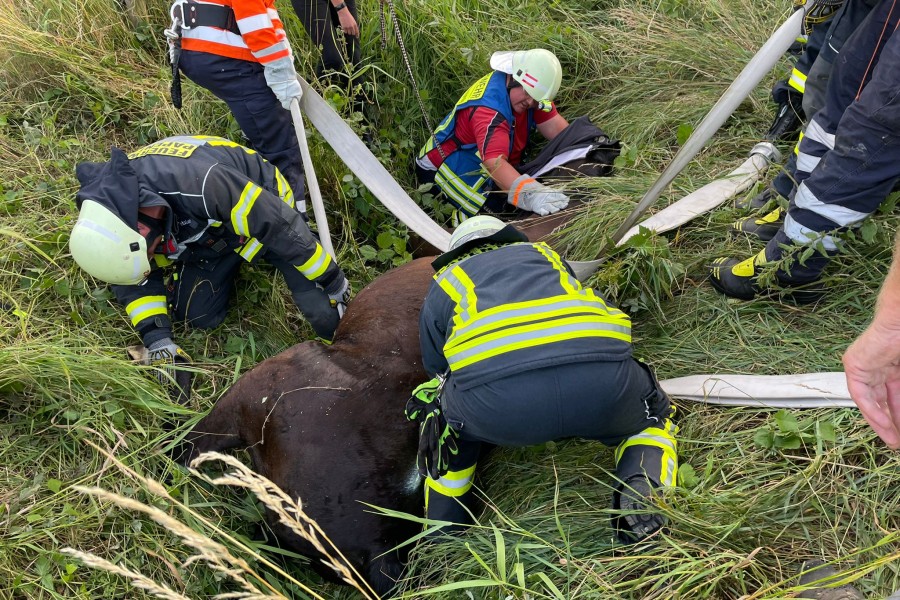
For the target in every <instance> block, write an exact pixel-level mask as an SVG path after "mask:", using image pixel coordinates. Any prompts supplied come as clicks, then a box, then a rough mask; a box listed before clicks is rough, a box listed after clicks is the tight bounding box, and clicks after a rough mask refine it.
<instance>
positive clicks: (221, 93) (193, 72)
mask: <svg viewBox="0 0 900 600" xmlns="http://www.w3.org/2000/svg"><path fill="white" fill-rule="evenodd" d="M178 66H179V68H180V69H181V72H182V73H184V74H185V76H186V77H187V78H188V79H190V80H191V81H193V82H194V83H196V84H197V85H199V86H201V87H204V88H206V89H208V90H209V91H210V92H212V93H213V94H215V95H216V96H217V97H218V98H219V99H221V100H222V101H223V102H225V104H227V105H228V108H229V109H231V114H233V115H234V119H235V121H237V124H238V125H240V127H241V131H243V132H244V135H245V136H247V139H248V140H249V142H250V145H251V146H252V147H253V149H254V150H256V151H257V152H259V153H260V154H261V155H262V157H263V158H265V159H266V160H267V161H269V162H270V163H272V164H273V165H275V166H276V167H277V168H278V170H279V171H281V174H282V175H284V178H285V179H287V182H288V184H289V185H290V186H291V189H292V190H293V191H294V198H296V200H297V204H298V206H304V207H305V204H301V202H302V201H303V197H304V195H305V190H306V180H305V178H304V175H303V160H302V158H301V156H300V144H299V143H298V142H297V136H296V134H295V133H294V123H293V120H292V119H291V113H290V111H287V110H285V109H284V107H283V106H281V103H280V102H279V101H278V98H276V97H275V94H274V93H273V92H272V90H271V89H270V88H269V86H268V84H267V83H266V78H265V75H263V68H262V65H260V64H259V63H255V62H250V61H247V60H238V59H235V58H228V57H226V56H218V55H216V54H208V53H206V52H193V51H190V50H187V51H184V52H182V53H181V60H180V61H179V63H178ZM301 212H305V208H304V209H303V210H302V211H301Z"/></svg>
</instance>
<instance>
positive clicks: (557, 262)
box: [534, 242, 581, 294]
mask: <svg viewBox="0 0 900 600" xmlns="http://www.w3.org/2000/svg"><path fill="white" fill-rule="evenodd" d="M534 248H535V250H537V251H538V252H540V253H541V254H543V255H544V258H546V259H547V260H548V261H549V262H550V264H551V265H553V268H554V269H556V270H557V271H559V284H560V285H561V286H562V288H563V289H564V290H566V291H567V292H568V293H570V294H575V293H578V292H580V291H581V283H579V282H578V280H577V279H575V278H574V277H572V276H571V275H569V273H568V271H566V268H565V267H564V266H563V264H562V258H560V256H559V255H558V254H557V253H556V252H554V251H553V249H552V248H550V246H548V245H547V244H545V243H542V242H541V243H537V244H534Z"/></svg>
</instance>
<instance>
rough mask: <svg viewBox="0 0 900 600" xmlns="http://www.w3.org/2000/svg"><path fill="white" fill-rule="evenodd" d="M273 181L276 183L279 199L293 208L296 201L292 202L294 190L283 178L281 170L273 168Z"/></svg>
mask: <svg viewBox="0 0 900 600" xmlns="http://www.w3.org/2000/svg"><path fill="white" fill-rule="evenodd" d="M275 181H276V182H277V183H278V197H279V198H281V201H282V202H284V203H285V204H287V205H288V206H290V207H291V208H294V205H295V204H296V202H294V191H293V190H292V189H291V186H290V185H288V182H287V179H285V178H284V175H282V174H281V171H279V170H278V169H275Z"/></svg>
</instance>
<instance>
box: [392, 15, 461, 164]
mask: <svg viewBox="0 0 900 600" xmlns="http://www.w3.org/2000/svg"><path fill="white" fill-rule="evenodd" d="M385 2H387V5H388V10H389V11H390V13H391V23H392V24H393V26H394V32H395V33H396V37H397V43H398V44H399V45H400V54H401V55H402V56H403V64H404V66H405V67H406V72H407V74H409V80H410V81H411V82H412V87H413V92H414V93H415V95H416V101H417V102H418V103H419V110H420V111H422V118H423V119H425V126H426V127H427V128H428V131H429V135H430V136H431V137H432V138H433V139H434V127H432V126H431V119H429V118H428V112H427V111H426V110H425V103H424V102H422V96H421V95H420V94H419V86H418V84H417V83H416V76H415V75H414V74H413V69H412V65H411V64H410V62H409V54H407V52H406V44H404V43H403V36H402V35H401V34H400V21H399V20H398V19H397V12H396V11H395V10H394V1H393V0H381V11H380V13H381V14H380V21H381V49H382V50H384V49H385V48H387V26H386V23H385V20H384V4H385ZM434 142H435V146H437V149H438V152H439V153H440V155H441V160H447V155H446V154H444V148H443V147H442V146H441V144H439V143H438V142H437V139H435V140H434Z"/></svg>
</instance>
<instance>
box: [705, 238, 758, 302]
mask: <svg viewBox="0 0 900 600" xmlns="http://www.w3.org/2000/svg"><path fill="white" fill-rule="evenodd" d="M765 262H766V251H765V249H763V250H762V251H761V252H760V253H759V254H757V255H755V256H751V257H750V258H748V259H746V260H738V259H736V258H717V259H715V260H714V261H713V262H712V265H710V267H709V282H710V283H711V284H712V286H713V287H714V288H716V289H717V290H718V291H720V292H722V293H723V294H725V295H726V296H728V297H729V298H737V299H739V300H753V299H754V298H756V296H757V294H759V285H758V284H757V283H756V278H757V275H758V273H757V267H758V266H760V265H762V264H764V263H765Z"/></svg>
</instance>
